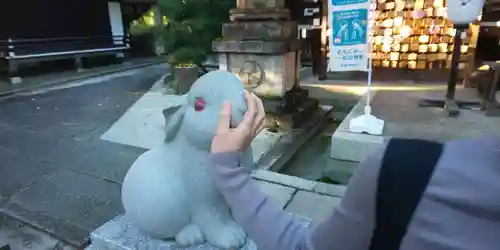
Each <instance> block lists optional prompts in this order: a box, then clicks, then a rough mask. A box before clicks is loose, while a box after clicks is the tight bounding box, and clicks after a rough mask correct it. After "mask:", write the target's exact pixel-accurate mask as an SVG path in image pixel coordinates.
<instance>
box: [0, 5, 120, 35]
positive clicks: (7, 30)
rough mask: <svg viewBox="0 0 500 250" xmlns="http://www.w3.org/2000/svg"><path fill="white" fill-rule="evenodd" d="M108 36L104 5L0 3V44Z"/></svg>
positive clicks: (108, 30)
mask: <svg viewBox="0 0 500 250" xmlns="http://www.w3.org/2000/svg"><path fill="white" fill-rule="evenodd" d="M110 34H111V29H110V24H109V15H108V5H107V1H103V0H15V1H0V40H4V39H8V38H13V39H25V38H62V37H87V36H109V35H110Z"/></svg>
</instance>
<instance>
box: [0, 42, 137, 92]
mask: <svg viewBox="0 0 500 250" xmlns="http://www.w3.org/2000/svg"><path fill="white" fill-rule="evenodd" d="M129 41H130V39H129V36H128V35H125V36H105V37H71V38H49V39H46V38H44V39H8V40H3V41H0V60H1V61H3V63H4V64H6V65H7V69H8V76H9V80H10V82H11V83H13V84H16V83H20V82H21V81H22V79H21V76H20V75H19V65H21V64H25V63H38V62H42V61H53V60H58V59H68V58H73V59H74V60H75V66H76V69H77V70H78V71H80V70H82V69H83V66H82V58H84V57H92V56H102V55H116V56H117V57H124V51H126V50H128V49H129V48H130V45H129Z"/></svg>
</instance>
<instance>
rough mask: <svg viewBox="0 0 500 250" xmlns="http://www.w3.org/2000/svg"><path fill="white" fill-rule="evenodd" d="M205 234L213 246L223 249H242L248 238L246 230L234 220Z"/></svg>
mask: <svg viewBox="0 0 500 250" xmlns="http://www.w3.org/2000/svg"><path fill="white" fill-rule="evenodd" d="M205 234H206V235H205V236H206V238H207V241H208V242H210V244H211V245H212V246H215V247H218V248H220V249H223V250H238V249H241V248H242V247H243V246H244V245H245V243H246V239H247V236H246V233H245V231H243V229H242V228H241V227H240V226H239V225H238V224H237V223H236V222H234V221H230V222H227V223H223V224H221V226H220V228H214V229H213V230H209V231H207V232H205Z"/></svg>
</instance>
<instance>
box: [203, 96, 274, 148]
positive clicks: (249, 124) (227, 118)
mask: <svg viewBox="0 0 500 250" xmlns="http://www.w3.org/2000/svg"><path fill="white" fill-rule="evenodd" d="M245 100H246V102H247V106H248V111H247V112H246V113H245V116H244V117H243V121H242V122H241V123H240V124H239V125H238V127H236V128H234V129H232V128H231V127H230V126H231V103H229V102H224V104H223V106H222V110H221V113H220V120H219V126H218V127H217V132H216V134H215V137H214V139H213V140H212V150H211V152H212V153H224V152H235V151H245V150H246V149H247V148H248V147H249V146H250V143H251V142H252V140H253V138H255V136H257V134H258V133H259V132H260V131H262V129H264V125H265V122H264V118H265V115H266V114H265V112H264V105H263V104H262V100H260V99H259V98H258V97H257V96H255V94H253V93H249V92H245Z"/></svg>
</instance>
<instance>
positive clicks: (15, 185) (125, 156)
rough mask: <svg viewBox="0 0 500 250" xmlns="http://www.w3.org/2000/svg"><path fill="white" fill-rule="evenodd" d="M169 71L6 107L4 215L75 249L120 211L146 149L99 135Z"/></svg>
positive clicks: (0, 110) (2, 111)
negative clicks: (124, 188)
mask: <svg viewBox="0 0 500 250" xmlns="http://www.w3.org/2000/svg"><path fill="white" fill-rule="evenodd" d="M166 71H167V68H166V67H165V66H153V67H149V68H145V69H142V70H138V71H135V72H133V73H131V74H129V75H125V76H123V75H122V76H118V77H116V78H109V77H108V78H107V79H106V80H105V82H102V83H98V84H89V85H84V86H80V87H74V88H69V89H64V90H59V91H55V92H48V93H45V94H41V95H36V96H31V97H30V96H23V97H18V98H16V99H14V100H9V101H8V102H4V103H2V104H0V117H2V118H1V120H0V138H2V140H1V141H0V159H2V160H1V163H0V176H1V177H2V178H1V181H0V206H1V211H2V212H3V213H4V214H7V215H10V216H13V217H15V218H18V219H20V220H22V221H25V222H27V223H29V224H31V225H34V226H35V227H39V228H42V229H44V230H45V231H47V232H49V233H52V234H54V235H56V236H57V237H59V238H61V239H64V240H66V241H68V242H71V243H73V244H75V245H80V244H83V243H84V242H85V240H86V239H87V237H88V234H89V232H90V231H92V230H93V229H95V228H97V227H98V226H100V225H101V224H102V223H104V222H106V221H107V220H109V219H110V218H112V217H113V216H115V215H117V214H119V213H121V211H122V210H121V204H120V202H119V197H120V184H119V183H120V182H121V180H122V179H123V177H124V175H125V173H126V171H127V170H128V168H129V166H130V164H131V163H132V162H133V161H134V160H135V158H136V157H137V156H138V155H140V154H141V153H142V152H144V149H141V148H137V147H131V146H126V145H121V144H116V143H111V142H108V141H104V140H101V139H100V136H101V135H102V134H103V133H104V132H105V131H106V130H107V129H108V128H109V127H110V126H111V125H112V124H113V123H114V122H115V121H116V120H117V119H119V118H120V116H121V115H122V114H123V113H124V112H125V111H126V110H127V109H128V108H129V107H130V106H131V105H132V104H133V103H134V102H135V101H136V100H138V99H139V98H140V97H141V96H142V94H143V93H144V92H146V91H148V90H149V88H150V87H151V85H152V84H153V83H154V82H155V80H157V79H158V78H159V77H161V76H162V75H163V74H165V73H166Z"/></svg>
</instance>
